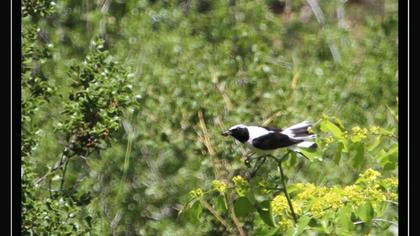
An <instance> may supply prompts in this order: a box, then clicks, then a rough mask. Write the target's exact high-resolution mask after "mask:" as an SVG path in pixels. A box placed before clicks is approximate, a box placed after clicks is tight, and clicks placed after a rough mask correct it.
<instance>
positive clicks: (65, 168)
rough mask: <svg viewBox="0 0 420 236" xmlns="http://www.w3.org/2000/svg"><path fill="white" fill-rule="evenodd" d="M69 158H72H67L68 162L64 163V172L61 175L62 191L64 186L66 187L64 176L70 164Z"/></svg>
mask: <svg viewBox="0 0 420 236" xmlns="http://www.w3.org/2000/svg"><path fill="white" fill-rule="evenodd" d="M69 160H70V159H67V160H66V163H65V164H64V168H63V174H62V176H61V183H60V191H61V192H62V191H63V188H64V177H65V176H66V172H67V166H68V164H69Z"/></svg>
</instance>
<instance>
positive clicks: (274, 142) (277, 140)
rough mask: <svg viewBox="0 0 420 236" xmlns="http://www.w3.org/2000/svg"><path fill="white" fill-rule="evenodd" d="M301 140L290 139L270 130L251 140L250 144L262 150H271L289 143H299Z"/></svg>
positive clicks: (286, 145)
mask: <svg viewBox="0 0 420 236" xmlns="http://www.w3.org/2000/svg"><path fill="white" fill-rule="evenodd" d="M300 142H302V140H295V139H291V138H290V137H289V136H287V135H285V134H282V133H279V132H272V133H268V134H266V135H263V136H261V137H258V138H255V139H254V140H252V145H253V146H254V147H256V148H258V149H262V150H273V149H276V148H281V147H288V146H290V145H293V144H296V143H300Z"/></svg>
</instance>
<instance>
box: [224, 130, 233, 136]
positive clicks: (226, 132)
mask: <svg viewBox="0 0 420 236" xmlns="http://www.w3.org/2000/svg"><path fill="white" fill-rule="evenodd" d="M230 134H231V133H230V131H229V130H226V131H225V132H223V133H222V135H223V136H229V135H230Z"/></svg>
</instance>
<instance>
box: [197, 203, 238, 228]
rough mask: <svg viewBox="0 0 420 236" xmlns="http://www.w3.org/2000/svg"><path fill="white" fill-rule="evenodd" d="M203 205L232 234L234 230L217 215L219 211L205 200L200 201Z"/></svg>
mask: <svg viewBox="0 0 420 236" xmlns="http://www.w3.org/2000/svg"><path fill="white" fill-rule="evenodd" d="M200 202H201V204H203V206H204V208H206V209H207V210H208V211H209V212H210V213H211V214H212V215H213V216H214V217H215V218H216V219H217V220H218V221H219V222H220V223H221V224H222V225H223V226H224V227H225V228H226V230H227V231H229V232H231V233H232V228H231V227H230V226H229V225H228V223H227V222H226V221H225V220H224V219H223V218H222V217H221V216H220V215H219V214H218V213H217V211H216V210H215V209H214V208H213V207H212V206H211V205H210V204H209V203H208V202H207V201H206V200H204V199H200Z"/></svg>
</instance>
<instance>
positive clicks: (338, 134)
mask: <svg viewBox="0 0 420 236" xmlns="http://www.w3.org/2000/svg"><path fill="white" fill-rule="evenodd" d="M320 129H321V130H322V131H323V132H331V133H332V135H333V136H334V137H335V138H336V139H337V140H338V141H339V142H340V143H342V144H343V149H342V151H343V152H348V140H347V139H346V137H345V135H344V132H343V131H342V130H341V129H340V128H339V127H338V126H337V125H335V124H334V123H332V122H331V121H329V120H328V119H323V120H322V121H321V124H320Z"/></svg>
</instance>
